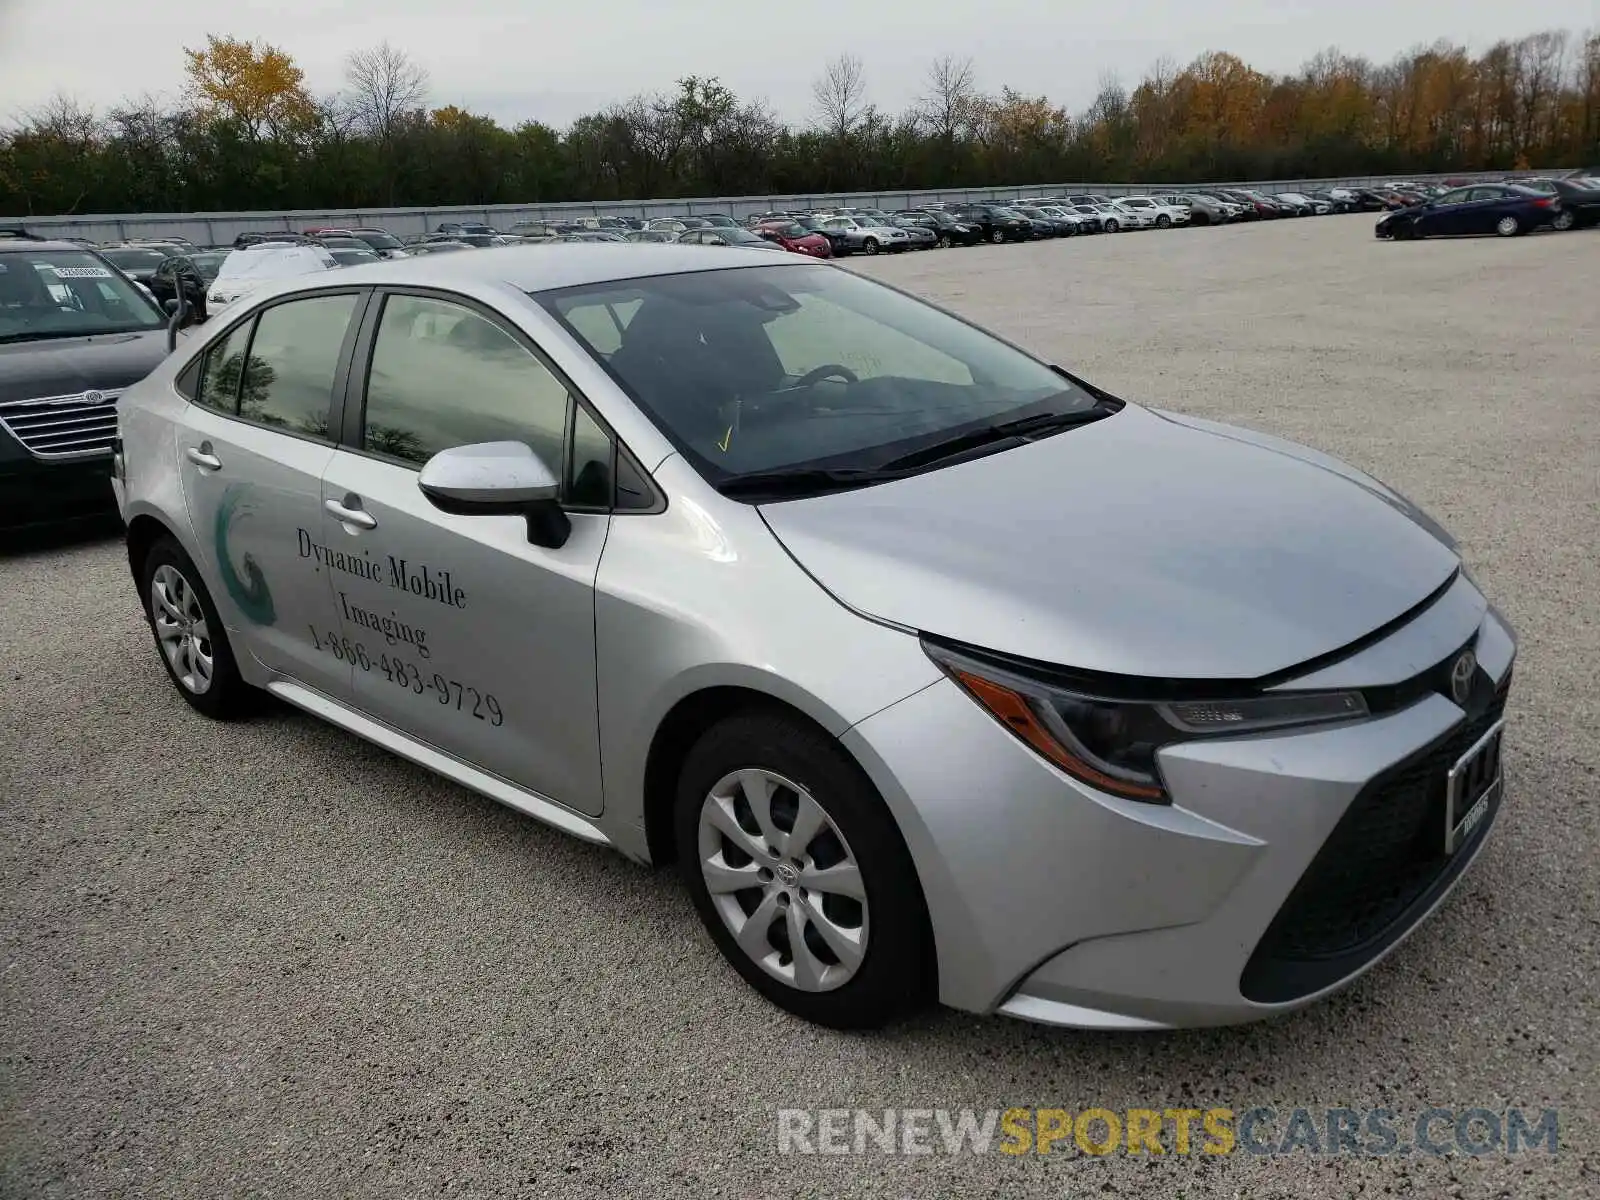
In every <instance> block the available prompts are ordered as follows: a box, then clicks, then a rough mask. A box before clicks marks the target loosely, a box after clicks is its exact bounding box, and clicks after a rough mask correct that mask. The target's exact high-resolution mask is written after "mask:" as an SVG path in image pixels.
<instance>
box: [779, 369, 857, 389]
mask: <svg viewBox="0 0 1600 1200" xmlns="http://www.w3.org/2000/svg"><path fill="white" fill-rule="evenodd" d="M824 379H842V380H844V381H845V382H846V383H860V382H861V377H860V376H859V375H857V374H856V373H855V372H854V371H852V370H851V369H850V368H849V367H846V366H843V365H841V364H839V363H823V364H822V365H821V366H820V367H816V368H813V369H812V370H810V371H807V372H806V373H805V374H804V375H802V376H800V378H799V379H797V380H795V382H794V386H795V388H797V389H798V388H808V387H816V386H817V384H819V383H821V382H822V381H823V380H824Z"/></svg>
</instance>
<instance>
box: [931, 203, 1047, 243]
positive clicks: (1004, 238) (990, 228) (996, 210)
mask: <svg viewBox="0 0 1600 1200" xmlns="http://www.w3.org/2000/svg"><path fill="white" fill-rule="evenodd" d="M950 215H951V216H952V217H954V218H955V219H956V220H957V221H960V222H961V223H962V224H963V225H975V226H977V228H979V229H981V230H982V231H983V237H984V240H985V241H988V242H994V243H996V244H997V245H998V244H999V243H1000V242H1026V241H1028V240H1029V239H1030V238H1032V237H1033V235H1034V226H1033V222H1032V221H1030V220H1028V218H1026V217H1024V216H1022V215H1021V214H1019V213H1014V212H1012V211H1011V210H1010V209H1005V208H1001V207H1000V206H999V205H996V204H963V205H961V206H960V207H959V208H953V209H951V210H950Z"/></svg>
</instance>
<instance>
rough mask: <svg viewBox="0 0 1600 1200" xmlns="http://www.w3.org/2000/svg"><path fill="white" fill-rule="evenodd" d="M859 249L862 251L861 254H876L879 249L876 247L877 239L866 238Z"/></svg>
mask: <svg viewBox="0 0 1600 1200" xmlns="http://www.w3.org/2000/svg"><path fill="white" fill-rule="evenodd" d="M861 249H862V251H863V252H865V253H867V254H876V253H877V252H878V249H879V247H878V239H877V238H868V239H867V240H866V241H864V242H862V243H861Z"/></svg>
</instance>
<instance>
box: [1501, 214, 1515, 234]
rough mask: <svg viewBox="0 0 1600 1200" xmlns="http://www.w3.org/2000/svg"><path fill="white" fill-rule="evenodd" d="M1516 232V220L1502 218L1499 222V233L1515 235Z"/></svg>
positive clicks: (1513, 218)
mask: <svg viewBox="0 0 1600 1200" xmlns="http://www.w3.org/2000/svg"><path fill="white" fill-rule="evenodd" d="M1516 231H1517V219H1516V218H1515V217H1505V218H1503V219H1502V220H1501V222H1500V232H1501V233H1515V232H1516Z"/></svg>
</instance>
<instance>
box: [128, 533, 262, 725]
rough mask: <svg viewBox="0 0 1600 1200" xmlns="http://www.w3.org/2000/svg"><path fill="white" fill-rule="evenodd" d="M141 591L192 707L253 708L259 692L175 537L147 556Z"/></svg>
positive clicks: (232, 711) (211, 712)
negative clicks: (241, 666) (248, 680)
mask: <svg viewBox="0 0 1600 1200" xmlns="http://www.w3.org/2000/svg"><path fill="white" fill-rule="evenodd" d="M139 594H140V598H141V599H142V601H143V603H144V610H145V619H146V620H147V621H149V623H150V632H151V633H152V634H153V635H154V636H155V640H156V650H157V651H158V652H159V653H160V655H161V663H162V665H163V666H164V667H166V669H167V675H168V677H169V678H170V679H171V680H172V683H173V686H175V687H176V688H177V689H178V694H179V695H181V696H182V697H183V698H184V699H185V700H187V701H188V702H189V706H190V707H191V708H193V709H194V710H195V711H196V712H200V713H204V714H205V715H206V716H208V717H212V718H214V719H216V720H227V719H229V718H232V717H238V716H242V715H244V714H245V713H246V712H248V711H249V709H250V706H251V702H252V701H253V700H254V699H255V694H254V691H253V689H252V688H251V687H250V685H249V684H247V683H245V681H244V679H243V678H242V677H241V676H240V674H239V667H238V664H237V663H236V662H235V661H234V657H233V649H232V647H231V646H229V644H228V634H227V631H226V630H225V629H223V627H222V620H221V618H220V617H218V616H217V609H216V605H214V604H212V602H211V596H210V594H209V593H208V592H207V591H206V589H205V585H204V584H203V583H201V582H200V572H199V570H198V569H197V568H196V567H195V565H194V561H193V560H192V559H190V557H189V556H188V555H187V554H185V553H184V550H183V547H182V546H180V545H178V543H177V542H176V541H175V540H174V539H173V538H171V537H163V538H160V539H159V540H157V542H156V543H155V545H153V546H151V547H150V552H149V553H148V554H146V555H145V559H144V562H143V564H142V565H141V567H140V570H139Z"/></svg>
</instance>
